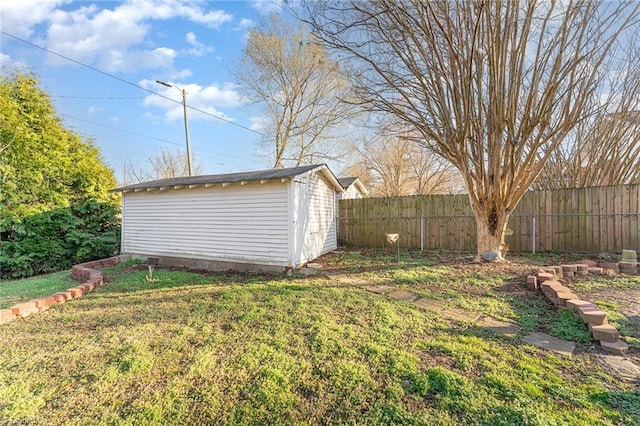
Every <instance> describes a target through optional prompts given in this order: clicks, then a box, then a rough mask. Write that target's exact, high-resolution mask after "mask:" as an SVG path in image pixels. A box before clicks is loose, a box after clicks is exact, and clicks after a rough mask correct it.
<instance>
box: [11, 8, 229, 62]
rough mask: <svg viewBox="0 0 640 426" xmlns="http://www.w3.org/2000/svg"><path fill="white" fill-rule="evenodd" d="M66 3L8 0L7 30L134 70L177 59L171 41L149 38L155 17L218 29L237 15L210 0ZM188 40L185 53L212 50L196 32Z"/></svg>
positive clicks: (67, 52)
mask: <svg viewBox="0 0 640 426" xmlns="http://www.w3.org/2000/svg"><path fill="white" fill-rule="evenodd" d="M5 3H6V4H5ZM65 3H69V1H68V0H12V1H4V2H3V4H2V27H3V30H4V31H6V32H8V33H11V34H15V35H17V36H20V37H31V36H33V34H34V33H35V32H36V30H37V31H38V33H39V34H40V36H39V37H38V38H39V40H37V41H38V43H39V44H44V45H45V46H46V47H47V48H49V49H51V50H53V51H54V52H59V53H62V54H64V55H66V56H70V57H72V58H73V59H76V60H79V61H82V62H88V63H97V64H100V65H101V67H104V68H105V69H106V70H107V71H115V70H121V71H135V70H139V69H142V68H156V67H168V66H170V65H172V63H173V59H175V54H173V55H171V54H169V55H168V54H167V53H168V50H166V49H169V48H168V47H163V46H158V45H155V44H154V43H153V42H151V40H150V39H149V32H150V29H151V24H152V21H162V20H169V19H174V18H178V19H184V20H188V21H190V22H192V23H196V24H200V25H204V26H207V27H209V28H213V29H216V28H219V27H220V26H221V25H223V24H225V23H228V22H231V21H232V20H233V16H232V15H230V14H229V13H227V12H225V11H223V10H211V9H210V7H211V6H210V5H211V3H210V2H207V1H204V0H128V1H126V2H124V3H109V2H102V3H100V6H101V7H102V6H103V5H105V6H106V7H105V8H101V7H98V6H96V5H95V4H87V3H85V4H84V5H81V6H76V4H73V5H72V7H73V8H70V7H69V8H65V9H62V8H60V6H61V5H63V4H65ZM38 26H40V27H38ZM43 35H46V36H43ZM187 41H189V43H190V44H191V45H192V48H191V49H187V50H185V51H184V53H186V54H192V55H202V54H204V53H206V52H212V51H213V48H212V47H210V46H206V45H204V44H202V43H200V42H199V41H198V40H197V39H196V38H195V35H194V36H193V39H192V40H191V41H190V40H189V39H188V40H187ZM169 50H172V49H169ZM174 53H175V52H174ZM179 53H182V51H179ZM48 60H49V63H50V64H52V65H57V64H63V63H64V64H66V63H68V62H66V61H65V62H63V60H62V59H60V58H57V57H54V56H53V55H50V56H49V58H48ZM112 60H113V61H114V62H113V63H112V62H111V61H112Z"/></svg>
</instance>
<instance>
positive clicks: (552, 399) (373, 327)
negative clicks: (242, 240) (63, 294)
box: [0, 255, 640, 425]
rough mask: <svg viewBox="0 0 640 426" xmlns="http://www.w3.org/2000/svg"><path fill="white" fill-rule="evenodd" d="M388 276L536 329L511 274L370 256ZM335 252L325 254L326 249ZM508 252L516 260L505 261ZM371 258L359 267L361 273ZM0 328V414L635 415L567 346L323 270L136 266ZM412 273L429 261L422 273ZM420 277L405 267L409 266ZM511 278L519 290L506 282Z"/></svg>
mask: <svg viewBox="0 0 640 426" xmlns="http://www.w3.org/2000/svg"><path fill="white" fill-rule="evenodd" d="M361 256H362V257H366V258H368V259H367V260H366V262H363V264H365V266H364V268H363V266H362V265H361V264H359V263H356V264H354V263H352V262H359V261H358V260H353V259H352V260H349V261H345V260H344V259H343V260H341V261H340V262H342V264H341V266H340V268H343V270H345V271H351V270H361V269H367V268H369V270H368V271H365V272H364V273H365V274H374V275H377V276H381V279H389V280H391V281H393V282H395V283H396V284H397V285H398V286H399V287H403V288H410V289H411V290H412V291H416V292H421V293H423V294H425V295H431V296H434V297H439V298H447V300H450V301H452V303H454V304H456V305H459V306H466V307H475V308H477V309H479V310H484V311H495V312H497V313H499V314H500V315H501V316H502V317H506V318H513V319H516V320H518V322H520V323H521V324H522V323H525V324H528V326H529V328H531V329H534V328H536V329H537V328H539V327H540V326H541V325H542V324H543V323H544V321H546V320H544V321H542V320H539V319H536V318H534V317H535V316H536V315H537V316H538V317H543V318H545V317H549V313H550V312H552V311H549V310H547V309H546V308H545V307H544V306H543V305H542V303H541V302H540V300H541V298H540V297H538V296H535V295H528V294H527V292H526V291H524V290H522V288H523V283H522V282H517V281H518V280H519V279H520V275H519V274H520V272H518V271H519V270H520V268H521V266H517V267H515V269H513V271H512V272H509V271H504V270H501V271H499V272H495V271H494V273H491V270H490V269H477V268H476V267H475V266H473V265H467V264H461V265H460V267H445V265H436V266H434V267H433V268H432V269H433V270H431V269H430V267H428V266H426V265H425V264H424V263H423V262H424V261H429V262H436V260H433V259H426V260H425V259H422V260H420V259H411V258H407V259H405V260H406V261H407V262H411V265H405V266H404V267H402V266H401V267H400V268H398V267H397V265H396V266H393V267H388V265H387V266H385V264H384V263H385V262H384V261H381V260H379V259H380V258H383V256H380V257H376V256H375V255H373V256H368V255H361ZM333 265H334V267H335V268H337V267H338V266H337V263H334V264H333ZM522 268H524V266H522ZM375 270H377V273H376V272H374V271H375ZM105 271H106V274H107V276H108V279H109V282H108V284H107V285H106V286H105V287H103V288H101V289H98V290H96V291H94V292H92V293H91V294H89V295H87V296H85V297H83V298H81V299H77V300H74V301H72V302H70V303H67V304H65V305H61V306H56V307H55V308H54V309H50V310H49V311H47V312H45V313H42V314H39V315H35V316H32V317H29V318H27V319H20V320H17V321H14V322H12V323H9V324H6V325H4V326H2V327H0V341H1V342H2V345H1V346H0V418H1V419H3V421H7V422H9V423H34V424H62V423H73V424H327V423H330V424H442V425H456V424H470V425H500V424H503V425H511V424H533V425H536V424H537V425H543V424H566V425H592V424H604V425H607V424H611V425H613V424H629V425H631V424H637V423H638V422H640V413H638V408H637V407H638V405H637V402H638V400H640V395H639V394H638V390H637V389H634V388H632V387H631V386H630V385H627V384H625V383H623V382H620V381H618V380H617V379H615V378H614V377H612V376H610V375H608V374H607V373H605V372H604V371H603V370H602V369H601V368H600V367H598V366H597V365H596V364H594V363H593V361H592V359H591V358H590V357H589V356H586V355H577V356H575V357H574V358H572V359H570V360H569V359H566V358H561V357H558V356H555V355H553V354H551V353H549V352H545V351H541V350H538V349H536V348H534V347H532V346H529V345H524V344H521V343H520V342H519V340H518V339H513V338H503V337H499V336H496V335H493V334H490V333H487V332H486V331H483V330H481V329H477V328H474V327H471V328H469V329H466V330H465V331H464V332H460V329H461V327H460V324H459V323H455V322H451V321H448V320H446V319H445V318H444V317H442V316H440V315H437V314H434V313H430V312H427V311H422V310H419V309H417V308H416V307H415V306H414V305H413V304H410V303H403V302H399V301H394V300H390V299H388V298H385V297H383V296H380V295H377V294H373V293H369V292H366V291H364V290H362V289H359V288H355V287H349V286H342V285H339V284H338V282H337V281H333V280H331V279H326V278H311V279H300V278H294V279H289V278H284V277H280V276H261V275H225V276H212V275H201V274H195V273H189V272H183V271H167V270H156V272H155V274H154V277H155V278H156V281H155V282H153V283H148V282H147V281H146V279H145V276H146V273H147V272H146V270H144V269H141V268H140V267H137V266H136V265H118V266H116V267H113V268H107V269H106V270H105ZM430 273H433V274H435V276H429V274H430ZM422 274H424V275H425V278H424V279H422V278H421V275H422ZM520 292H522V293H520Z"/></svg>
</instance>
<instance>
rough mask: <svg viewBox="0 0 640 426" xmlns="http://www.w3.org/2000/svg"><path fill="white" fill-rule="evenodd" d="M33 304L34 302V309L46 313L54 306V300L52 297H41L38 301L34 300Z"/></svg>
mask: <svg viewBox="0 0 640 426" xmlns="http://www.w3.org/2000/svg"><path fill="white" fill-rule="evenodd" d="M33 302H35V304H36V307H37V308H38V309H39V310H40V311H41V312H42V311H46V310H47V309H49V308H50V307H51V306H53V305H55V304H56V300H55V299H54V298H53V296H46V297H41V298H39V299H34V300H33Z"/></svg>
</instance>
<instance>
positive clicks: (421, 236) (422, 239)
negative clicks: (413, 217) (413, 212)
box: [420, 216, 424, 251]
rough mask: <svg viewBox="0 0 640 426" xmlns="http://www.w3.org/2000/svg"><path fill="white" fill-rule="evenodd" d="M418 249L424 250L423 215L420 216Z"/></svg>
mask: <svg viewBox="0 0 640 426" xmlns="http://www.w3.org/2000/svg"><path fill="white" fill-rule="evenodd" d="M420 251H424V216H420Z"/></svg>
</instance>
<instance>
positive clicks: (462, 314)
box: [442, 308, 480, 322]
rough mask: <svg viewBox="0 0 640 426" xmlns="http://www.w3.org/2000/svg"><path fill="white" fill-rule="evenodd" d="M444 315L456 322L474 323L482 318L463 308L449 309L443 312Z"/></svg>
mask: <svg viewBox="0 0 640 426" xmlns="http://www.w3.org/2000/svg"><path fill="white" fill-rule="evenodd" d="M442 315H444V316H447V317H449V318H451V319H454V320H456V321H462V322H474V321H476V320H477V319H478V318H480V314H478V313H475V312H471V311H467V310H466V309H461V308H448V309H445V310H443V311H442Z"/></svg>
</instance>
